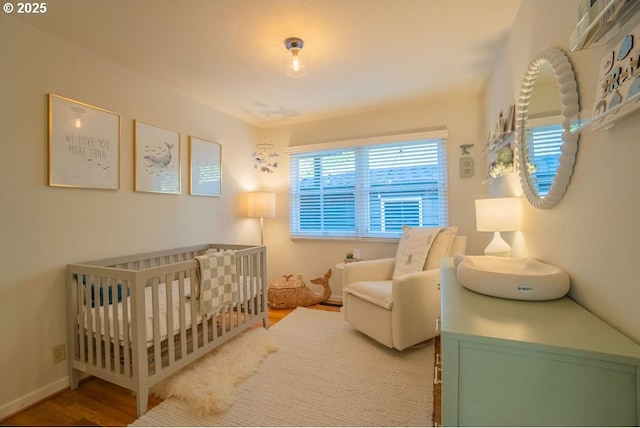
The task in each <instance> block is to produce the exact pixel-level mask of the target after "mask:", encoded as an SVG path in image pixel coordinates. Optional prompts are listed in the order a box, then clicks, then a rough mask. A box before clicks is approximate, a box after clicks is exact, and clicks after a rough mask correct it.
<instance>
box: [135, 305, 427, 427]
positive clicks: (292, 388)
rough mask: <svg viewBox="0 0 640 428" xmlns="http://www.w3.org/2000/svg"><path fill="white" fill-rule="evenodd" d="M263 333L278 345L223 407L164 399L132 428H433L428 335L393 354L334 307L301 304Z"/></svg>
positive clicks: (249, 333)
mask: <svg viewBox="0 0 640 428" xmlns="http://www.w3.org/2000/svg"><path fill="white" fill-rule="evenodd" d="M261 331H262V332H263V333H265V334H266V336H269V337H270V338H272V339H274V340H275V341H276V343H277V344H278V347H279V349H278V351H277V352H275V353H273V354H271V355H269V356H267V357H266V359H265V360H264V361H263V362H262V364H260V365H259V367H258V369H257V372H256V373H255V374H254V375H252V376H251V377H249V378H248V379H246V380H245V381H244V382H242V383H241V384H240V385H239V386H238V387H237V390H236V392H235V403H234V404H233V405H232V406H231V407H230V408H229V409H228V410H227V411H225V412H223V413H217V414H214V415H208V416H197V415H195V414H194V413H193V412H192V411H191V410H190V408H189V404H188V403H187V402H185V401H183V400H182V399H178V398H174V397H170V398H167V399H166V400H164V401H163V402H162V403H160V404H159V405H158V406H156V407H155V408H153V409H152V410H151V411H149V412H148V413H147V414H146V415H143V416H142V417H141V418H139V419H138V420H136V421H135V422H134V423H133V424H132V425H131V426H433V341H432V340H431V341H429V342H427V343H426V344H423V345H422V346H417V347H415V348H411V349H407V350H405V351H402V352H399V351H397V350H394V349H389V348H387V347H385V346H383V345H380V344H379V343H377V342H375V341H374V340H372V339H370V338H368V337H367V336H365V335H363V334H361V333H359V332H357V331H355V330H354V329H353V328H352V327H351V326H349V324H347V323H346V322H345V321H344V319H343V316H342V314H341V313H339V312H329V311H321V310H314V309H307V308H302V307H300V308H297V309H296V310H295V311H293V312H292V313H291V314H290V315H288V316H286V317H285V318H284V319H283V320H281V321H280V322H278V323H277V324H275V325H274V326H273V327H271V328H270V329H269V330H268V331H264V330H261ZM251 334H255V333H254V331H253V330H252V331H249V332H247V333H244V334H243V335H242V336H241V337H240V338H242V337H244V336H248V335H251ZM240 338H238V339H240ZM235 341H236V340H234V341H232V342H229V343H228V344H225V345H223V346H222V348H221V349H223V348H224V347H227V346H231V345H233V343H234V342H235ZM248 346H249V347H250V346H251V345H248ZM222 371H224V370H222Z"/></svg>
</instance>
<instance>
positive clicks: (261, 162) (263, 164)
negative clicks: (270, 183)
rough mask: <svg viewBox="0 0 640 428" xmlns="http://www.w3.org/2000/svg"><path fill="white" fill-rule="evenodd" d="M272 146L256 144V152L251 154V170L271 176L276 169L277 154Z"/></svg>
mask: <svg viewBox="0 0 640 428" xmlns="http://www.w3.org/2000/svg"><path fill="white" fill-rule="evenodd" d="M275 147H276V146H274V145H273V144H267V143H260V144H256V151H255V152H253V154H252V155H251V156H253V160H254V162H255V163H254V165H253V169H259V170H260V171H262V172H266V173H268V174H271V173H272V172H273V171H274V170H275V169H276V168H277V167H278V156H279V155H278V153H277V152H276V151H275V150H274V149H275Z"/></svg>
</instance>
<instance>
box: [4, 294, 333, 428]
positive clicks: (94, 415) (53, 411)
mask: <svg viewBox="0 0 640 428" xmlns="http://www.w3.org/2000/svg"><path fill="white" fill-rule="evenodd" d="M309 308H313V309H318V310H325V311H339V310H340V308H339V307H336V306H327V305H313V306H309ZM292 311H293V309H269V325H273V324H275V323H277V322H278V321H280V320H281V319H282V318H284V317H285V316H287V315H288V314H289V313H291V312H292ZM261 326H262V323H261V322H260V323H257V324H256V327H261ZM160 402H161V400H160V399H158V398H156V397H153V396H150V397H149V409H152V408H153V407H155V406H157V405H158V404H160ZM136 419H137V416H136V398H135V395H133V393H132V392H131V391H129V390H128V389H125V388H121V387H119V386H116V385H113V384H111V383H109V382H106V381H104V380H101V379H98V378H94V377H91V378H88V379H87V380H85V381H83V382H82V383H81V384H80V386H79V387H78V388H77V389H75V390H70V389H67V390H65V391H62V392H60V393H58V394H56V395H54V396H52V397H50V398H49V399H47V400H45V401H42V402H40V403H39V404H36V405H34V406H32V407H30V408H28V409H25V410H23V411H21V412H20V413H18V414H15V415H13V416H10V417H9V418H7V419H5V420H3V421H1V422H0V426H127V425H129V424H130V423H132V422H133V421H135V420H136Z"/></svg>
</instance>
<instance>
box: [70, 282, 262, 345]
mask: <svg viewBox="0 0 640 428" xmlns="http://www.w3.org/2000/svg"><path fill="white" fill-rule="evenodd" d="M245 281H246V282H248V283H249V284H250V287H249V290H248V292H246V291H245V289H246V287H245V286H244V283H245ZM259 281H260V279H259V278H255V277H253V278H249V277H246V278H245V277H240V278H239V282H238V287H239V293H238V296H239V298H238V302H234V304H235V303H241V302H244V301H247V300H249V299H251V298H253V297H255V296H256V293H257V290H259ZM184 284H185V286H184V288H185V292H184V294H185V303H184V305H183V308H182V312H183V313H184V319H185V326H186V327H187V328H189V327H191V325H192V310H191V303H192V298H191V283H190V278H185V280H184ZM157 290H158V312H159V314H158V316H159V319H160V322H159V331H160V340H165V339H166V338H167V337H168V334H167V332H168V329H167V328H168V322H167V318H168V308H167V287H166V284H165V283H161V284H158V286H157ZM170 291H171V295H172V308H171V310H172V315H173V317H172V318H173V322H172V330H171V332H172V333H171V334H172V335H175V334H177V333H179V332H180V322H181V316H182V315H181V308H180V306H181V305H180V291H179V283H178V281H173V282H172V284H171V287H170ZM144 294H145V305H144V306H145V331H146V342H147V345H150V344H152V343H153V338H154V334H153V330H154V327H153V326H154V319H153V294H152V289H151V287H145V293H144ZM245 294H248V296H247V297H246V298H245V296H244V295H245ZM196 304H197V302H196ZM115 306H117V310H116V309H115ZM125 307H126V310H127V319H128V320H129V330H128V335H129V339H131V334H132V331H131V296H128V297H126V298H123V299H122V301H120V302H118V303H117V304H115V303H114V304H108V305H104V306H96V307H95V308H91V307H90V306H85V307H84V310H83V311H82V313H83V314H84V316H83V317H84V320H83V322H82V324H83V325H84V328H85V330H87V331H89V332H91V333H93V334H96V333H97V331H98V325H99V326H100V328H99V331H100V336H101V338H105V337H106V336H107V333H106V330H107V328H106V325H107V322H106V320H107V319H108V324H109V337H110V339H111V340H112V341H115V340H118V341H119V342H120V343H122V342H123V341H124V339H125V335H124V329H125V322H124V320H125V317H124V308H125ZM197 311H198V308H197V307H196V308H195V309H194V311H193V313H194V314H196V320H195V321H196V324H197V323H200V322H201V320H202V318H201V317H200V316H199V315H198V314H197ZM105 313H107V314H108V316H105ZM116 313H117V327H118V328H117V330H118V332H117V336H116V328H115V322H116V321H115V319H116V316H115V314H116Z"/></svg>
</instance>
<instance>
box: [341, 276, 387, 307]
mask: <svg viewBox="0 0 640 428" xmlns="http://www.w3.org/2000/svg"><path fill="white" fill-rule="evenodd" d="M345 291H346V292H348V293H351V294H353V295H354V296H357V297H359V298H361V299H363V300H366V301H367V302H370V303H373V304H374V305H378V306H380V307H382V308H385V309H391V305H392V303H393V300H392V299H391V281H389V280H384V281H358V282H352V283H351V284H349V285H348V286H347V288H346V289H345Z"/></svg>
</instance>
